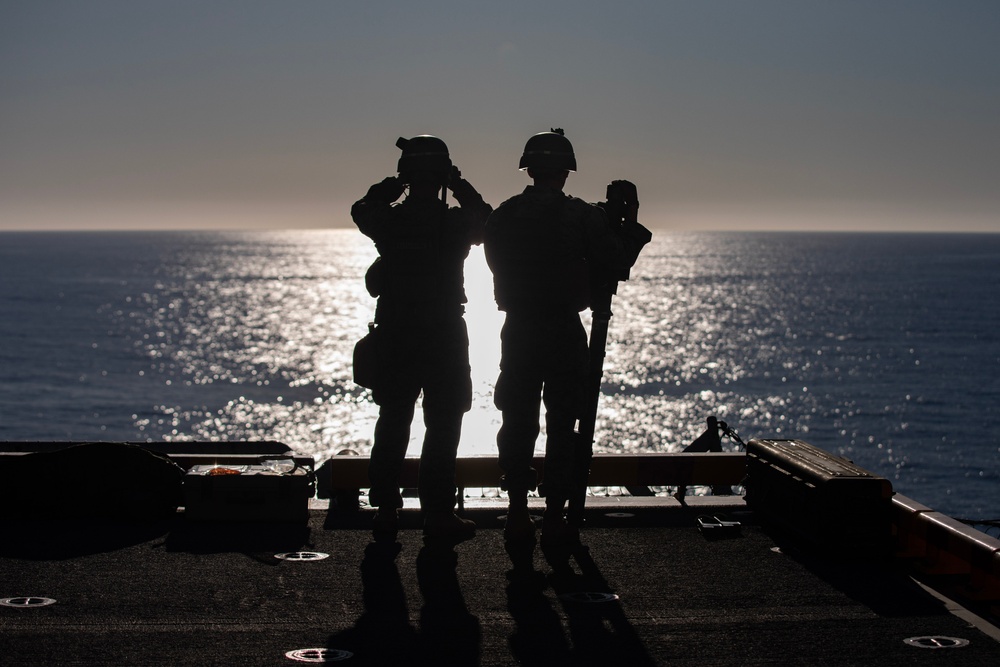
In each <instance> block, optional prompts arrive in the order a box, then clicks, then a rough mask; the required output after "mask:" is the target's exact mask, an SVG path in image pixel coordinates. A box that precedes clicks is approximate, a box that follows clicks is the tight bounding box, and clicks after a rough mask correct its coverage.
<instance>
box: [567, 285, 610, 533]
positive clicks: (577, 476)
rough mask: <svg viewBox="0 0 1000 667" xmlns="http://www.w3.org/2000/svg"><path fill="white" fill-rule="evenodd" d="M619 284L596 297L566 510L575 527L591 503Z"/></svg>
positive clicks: (592, 306)
mask: <svg viewBox="0 0 1000 667" xmlns="http://www.w3.org/2000/svg"><path fill="white" fill-rule="evenodd" d="M617 286H618V282H617V281H612V282H606V283H604V284H602V285H600V286H599V292H597V293H595V294H593V295H592V301H593V303H592V305H591V313H592V315H593V318H592V321H591V325H590V347H589V350H590V355H589V361H588V368H587V380H586V385H585V387H586V397H587V402H586V405H585V407H584V411H583V414H582V415H581V417H580V419H578V420H577V427H576V433H575V434H574V435H575V436H576V438H577V443H576V448H575V452H574V456H573V480H574V484H573V489H572V492H571V494H570V497H569V506H568V508H567V510H566V522H567V523H568V524H569V525H570V527H572V528H579V527H580V526H581V525H582V524H583V510H584V506H585V504H586V502H587V479H588V478H589V477H590V463H591V461H592V460H593V458H594V433H595V430H596V425H597V408H598V404H599V403H600V399H601V382H602V380H603V378H604V357H605V356H606V353H605V350H606V348H607V344H608V325H609V323H610V322H611V298H612V296H613V295H614V294H615V291H616V289H617Z"/></svg>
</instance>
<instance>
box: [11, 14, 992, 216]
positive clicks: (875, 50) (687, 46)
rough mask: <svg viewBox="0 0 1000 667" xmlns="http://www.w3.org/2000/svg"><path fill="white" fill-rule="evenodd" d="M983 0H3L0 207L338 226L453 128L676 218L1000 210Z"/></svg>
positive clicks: (496, 152)
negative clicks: (423, 144) (427, 142)
mask: <svg viewBox="0 0 1000 667" xmlns="http://www.w3.org/2000/svg"><path fill="white" fill-rule="evenodd" d="M998 35H1000V3H998V2H995V1H994V0H981V1H971V0H969V1H966V0H935V1H930V0H879V1H877V2H876V1H862V0H857V1H852V0H842V1H833V0H828V1H822V2H820V1H813V0H784V1H780V2H779V1H772V0H755V1H751V0H689V1H678V0H657V1H652V2H629V1H628V0H619V1H618V2H606V1H604V2H599V1H594V0H577V1H574V2H546V1H544V0H534V1H531V2H522V1H521V0H507V1H505V2H468V1H464V2H440V1H429V2H419V3H417V2H403V1H397V2H379V1H377V0H371V1H367V2H340V1H336V0H323V1H320V0H313V1H300V0H282V1H279V0H273V1H268V2H265V1H260V0H241V1H231V0H196V1H190V0H170V1H153V0H87V1H86V2H70V1H60V0H46V1H39V0H0V230H15V229H123V228H127V229H171V228H174V229H218V228H279V229H299V228H330V227H344V226H350V225H351V224H352V223H351V220H350V205H351V203H352V202H353V201H355V200H356V199H358V198H360V197H361V196H362V195H363V194H364V193H365V191H366V190H367V188H368V186H369V185H371V184H372V183H375V182H377V181H379V180H381V179H382V178H384V177H386V176H389V175H393V174H394V173H395V166H396V160H397V159H398V157H399V151H398V149H396V148H395V145H394V144H395V141H396V139H397V137H399V136H407V137H410V136H414V135H417V134H434V135H437V136H439V137H441V138H442V139H444V140H445V141H446V142H447V144H448V146H449V148H450V151H451V156H452V159H453V161H454V162H455V164H457V165H458V166H459V168H460V169H461V170H462V172H463V174H464V175H465V176H466V177H467V178H468V179H469V180H470V181H471V182H472V183H473V185H475V186H476V187H477V189H479V191H480V192H481V193H482V194H483V195H484V197H485V198H486V200H487V201H488V202H490V203H492V204H493V205H497V204H499V203H500V202H502V201H503V200H504V199H506V198H508V197H510V196H512V195H514V194H516V193H517V192H519V191H520V190H521V189H523V187H524V186H525V185H526V184H527V183H528V179H527V177H526V175H525V174H524V173H523V172H519V171H518V170H517V163H518V159H519V157H520V154H521V151H522V149H523V147H524V142H525V141H526V140H527V139H528V137H530V136H531V135H532V134H534V133H536V132H542V131H546V130H549V129H550V128H552V127H561V128H564V129H565V131H566V136H567V137H568V138H569V139H570V140H571V141H572V143H573V145H574V147H575V149H576V154H577V162H578V165H579V171H578V173H575V174H573V175H571V177H570V179H569V182H568V184H567V187H566V190H567V192H569V193H570V194H573V195H576V196H579V197H582V198H583V199H586V200H588V201H598V200H600V199H601V198H603V195H604V188H605V186H606V184H607V183H608V182H609V181H610V180H612V179H618V178H626V179H629V180H631V181H633V182H635V183H636V184H637V186H638V189H639V195H640V202H641V209H640V219H641V220H642V221H643V222H645V223H646V224H647V225H648V226H651V227H654V228H657V229H667V230H717V229H726V230H738V231H743V230H764V229H795V230H846V231H853V230H890V231H986V232H1000V187H997V184H998V183H1000V39H998V37H997V36H998Z"/></svg>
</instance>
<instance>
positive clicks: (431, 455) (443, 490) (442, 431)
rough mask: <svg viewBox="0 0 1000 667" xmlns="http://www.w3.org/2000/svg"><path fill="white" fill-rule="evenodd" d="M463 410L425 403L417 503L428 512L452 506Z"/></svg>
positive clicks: (451, 507) (449, 508)
mask: <svg viewBox="0 0 1000 667" xmlns="http://www.w3.org/2000/svg"><path fill="white" fill-rule="evenodd" d="M463 415H464V412H463V411H462V410H456V409H448V410H441V409H429V408H428V407H427V406H426V405H425V406H424V425H425V427H426V432H425V437H424V445H423V449H422V451H421V454H420V481H419V494H420V506H421V507H422V508H423V509H425V510H430V511H449V510H452V509H453V508H454V507H455V491H456V489H455V457H456V456H457V454H458V445H459V441H460V440H461V437H462V417H463Z"/></svg>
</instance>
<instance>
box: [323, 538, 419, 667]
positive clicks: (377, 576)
mask: <svg viewBox="0 0 1000 667" xmlns="http://www.w3.org/2000/svg"><path fill="white" fill-rule="evenodd" d="M401 549H402V546H401V545H400V544H399V543H398V542H393V543H384V542H372V543H371V544H369V545H368V546H367V547H366V548H365V556H364V559H363V560H362V561H361V583H362V586H363V592H362V600H363V603H364V612H362V614H361V616H359V617H358V620H357V621H356V622H355V624H354V626H353V627H352V628H350V629H348V630H345V631H344V632H341V633H338V634H336V635H333V636H331V637H330V638H329V640H328V641H327V646H328V647H329V648H330V649H331V650H338V651H339V650H345V649H346V650H348V651H350V652H351V653H353V654H354V657H353V658H352V664H361V665H394V664H397V665H405V664H409V662H410V661H411V660H412V658H413V655H414V652H415V649H416V644H417V638H416V631H415V630H414V628H413V626H412V625H410V613H409V610H408V608H407V605H406V592H405V590H404V589H403V582H402V580H401V579H400V576H399V568H398V567H397V565H396V557H397V556H398V555H399V552H400V550H401Z"/></svg>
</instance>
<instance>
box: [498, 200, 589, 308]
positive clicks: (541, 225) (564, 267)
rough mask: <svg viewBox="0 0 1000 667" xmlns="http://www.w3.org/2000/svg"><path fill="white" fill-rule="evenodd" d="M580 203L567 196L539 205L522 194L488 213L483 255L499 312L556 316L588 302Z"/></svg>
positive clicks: (587, 271) (587, 274) (586, 305)
mask: <svg viewBox="0 0 1000 667" xmlns="http://www.w3.org/2000/svg"><path fill="white" fill-rule="evenodd" d="M581 205H583V206H586V204H584V203H583V202H579V201H575V200H573V199H571V198H569V197H561V198H559V199H557V200H555V201H554V202H552V203H551V204H549V205H537V204H536V203H535V202H530V201H529V200H528V199H526V198H525V197H524V196H521V197H520V198H514V199H513V200H511V201H509V202H508V203H507V204H505V205H504V206H501V207H500V208H499V209H497V212H496V213H494V215H493V216H491V218H490V221H489V223H488V225H487V232H486V256H487V260H488V261H489V264H490V268H491V269H492V270H493V287H494V297H495V298H496V302H497V306H498V307H499V308H500V310H503V311H506V312H532V313H552V314H557V313H567V312H573V313H575V312H579V311H582V310H585V309H586V308H587V307H588V306H589V305H590V279H589V267H588V263H587V260H586V257H585V253H586V246H585V244H584V239H583V238H582V228H581V225H580V224H579V213H580V209H579V207H580V206H581Z"/></svg>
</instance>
